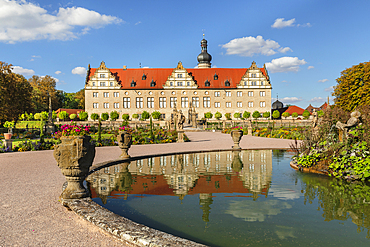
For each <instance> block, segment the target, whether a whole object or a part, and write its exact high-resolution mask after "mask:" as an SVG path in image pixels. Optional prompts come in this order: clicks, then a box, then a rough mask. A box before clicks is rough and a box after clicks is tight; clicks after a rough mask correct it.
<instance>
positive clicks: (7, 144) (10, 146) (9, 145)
mask: <svg viewBox="0 0 370 247" xmlns="http://www.w3.org/2000/svg"><path fill="white" fill-rule="evenodd" d="M3 141H4V146H5V148H8V149H9V150H13V140H12V139H5V140H3Z"/></svg>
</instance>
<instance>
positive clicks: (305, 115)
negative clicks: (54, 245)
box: [302, 110, 311, 119]
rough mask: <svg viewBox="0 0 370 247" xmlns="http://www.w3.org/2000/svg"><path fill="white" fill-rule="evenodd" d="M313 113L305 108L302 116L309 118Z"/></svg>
mask: <svg viewBox="0 0 370 247" xmlns="http://www.w3.org/2000/svg"><path fill="white" fill-rule="evenodd" d="M310 115H311V113H310V112H309V111H308V110H304V112H303V113H302V117H303V118H304V119H308V118H309V117H310Z"/></svg>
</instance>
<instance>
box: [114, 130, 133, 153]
mask: <svg viewBox="0 0 370 247" xmlns="http://www.w3.org/2000/svg"><path fill="white" fill-rule="evenodd" d="M117 142H118V146H119V148H120V149H121V150H122V154H121V155H120V156H119V157H120V158H121V159H128V158H130V155H129V154H128V150H129V148H130V147H131V144H132V136H131V134H130V133H128V131H127V130H123V131H119V132H118V135H117Z"/></svg>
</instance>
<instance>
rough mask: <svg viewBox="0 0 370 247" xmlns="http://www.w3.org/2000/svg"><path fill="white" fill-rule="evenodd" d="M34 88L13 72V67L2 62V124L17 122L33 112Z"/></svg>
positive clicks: (0, 101) (0, 95)
mask: <svg viewBox="0 0 370 247" xmlns="http://www.w3.org/2000/svg"><path fill="white" fill-rule="evenodd" d="M31 96H32V86H31V85H30V83H29V82H28V81H27V80H26V78H24V77H23V76H22V75H18V74H15V73H13V72H12V65H11V64H7V63H5V62H1V61H0V123H4V122H5V121H17V119H18V117H19V116H20V115H21V114H22V113H24V112H25V111H28V112H31V111H32V110H33V109H32V105H31Z"/></svg>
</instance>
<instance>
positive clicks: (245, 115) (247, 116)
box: [243, 111, 251, 119]
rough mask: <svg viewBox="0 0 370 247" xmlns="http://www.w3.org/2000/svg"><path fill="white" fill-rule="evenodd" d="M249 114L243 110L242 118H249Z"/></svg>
mask: <svg viewBox="0 0 370 247" xmlns="http://www.w3.org/2000/svg"><path fill="white" fill-rule="evenodd" d="M250 116H251V113H250V112H247V111H245V112H244V113H243V118H245V119H247V118H250Z"/></svg>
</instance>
